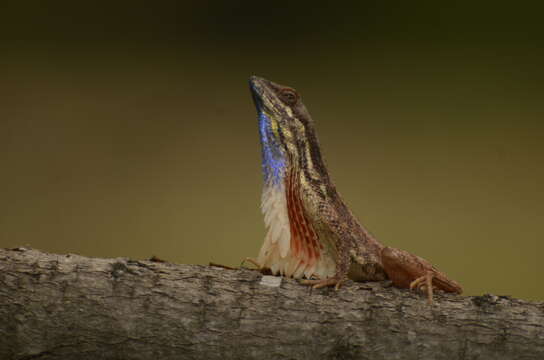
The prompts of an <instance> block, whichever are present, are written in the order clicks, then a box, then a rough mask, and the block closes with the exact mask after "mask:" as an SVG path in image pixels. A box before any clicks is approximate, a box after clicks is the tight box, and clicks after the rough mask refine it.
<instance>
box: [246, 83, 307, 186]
mask: <svg viewBox="0 0 544 360" xmlns="http://www.w3.org/2000/svg"><path fill="white" fill-rule="evenodd" d="M249 87H250V90H251V94H252V96H253V101H254V103H255V107H256V108H257V115H258V120H259V132H260V138H261V145H262V155H263V174H264V178H265V182H266V183H268V182H272V183H278V182H279V181H280V180H281V179H283V175H284V174H285V169H286V168H287V167H288V166H289V165H290V164H295V163H296V162H300V161H305V160H301V159H305V158H306V156H307V155H309V153H308V152H307V150H308V149H307V147H308V144H309V143H311V141H312V140H314V141H315V142H317V140H316V139H315V133H314V128H313V122H312V119H311V117H310V115H309V113H308V110H306V107H305V106H304V104H303V103H302V101H301V98H300V95H299V94H298V93H297V91H296V90H295V89H293V88H291V87H288V86H283V85H279V84H276V83H273V82H272V81H269V80H266V79H263V78H260V77H257V76H252V77H251V78H250V79H249Z"/></svg>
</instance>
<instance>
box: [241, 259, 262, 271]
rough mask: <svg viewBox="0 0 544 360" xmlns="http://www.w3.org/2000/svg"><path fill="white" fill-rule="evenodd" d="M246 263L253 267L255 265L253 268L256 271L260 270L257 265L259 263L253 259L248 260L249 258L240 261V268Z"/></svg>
mask: <svg viewBox="0 0 544 360" xmlns="http://www.w3.org/2000/svg"><path fill="white" fill-rule="evenodd" d="M246 262H248V263H251V264H253V265H255V267H256V268H257V269H258V270H261V265H259V263H258V262H257V260H255V259H253V258H249V257H246V258H245V259H244V260H242V263H241V264H240V267H241V268H242V267H244V264H245V263H246Z"/></svg>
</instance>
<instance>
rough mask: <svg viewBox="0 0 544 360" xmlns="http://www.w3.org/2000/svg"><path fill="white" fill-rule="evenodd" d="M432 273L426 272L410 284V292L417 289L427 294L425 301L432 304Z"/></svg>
mask: <svg viewBox="0 0 544 360" xmlns="http://www.w3.org/2000/svg"><path fill="white" fill-rule="evenodd" d="M433 277H434V276H433V273H432V272H431V271H427V273H426V274H425V275H423V276H420V277H418V278H417V279H415V280H414V281H412V282H411V283H410V290H413V289H414V288H415V289H418V290H422V291H425V292H427V301H428V302H429V304H430V305H432V304H433Z"/></svg>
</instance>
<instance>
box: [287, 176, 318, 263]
mask: <svg viewBox="0 0 544 360" xmlns="http://www.w3.org/2000/svg"><path fill="white" fill-rule="evenodd" d="M285 182H286V186H285V189H286V195H287V212H288V215H289V227H290V230H291V253H292V255H293V257H295V258H297V259H300V265H299V266H308V267H311V266H313V265H314V264H316V263H317V261H318V260H319V258H320V257H321V251H322V250H323V245H322V244H321V243H320V242H319V237H318V235H317V233H316V232H315V230H314V229H313V227H312V225H311V223H310V222H309V221H308V216H307V215H306V211H305V209H304V204H303V203H302V200H301V196H300V189H301V186H300V179H299V177H298V176H297V172H296V171H295V170H290V171H289V174H288V176H286V177H285Z"/></svg>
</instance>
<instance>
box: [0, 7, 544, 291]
mask: <svg viewBox="0 0 544 360" xmlns="http://www.w3.org/2000/svg"><path fill="white" fill-rule="evenodd" d="M257 4H259V5H257ZM354 4H356V5H354ZM327 6H328V7H317V6H316V5H315V3H313V2H304V1H300V2H292V3H285V2H281V3H273V2H266V3H265V2H263V3H262V4H261V3H256V2H254V1H253V2H249V1H238V2H231V1H228V2H227V1H225V2H216V3H214V2H203V1H200V2H174V1H163V2H156V3H152V2H138V1H134V2H130V3H120V2H116V3H114V4H111V3H109V4H108V3H103V4H102V3H99V2H91V3H81V2H77V3H73V2H58V1H57V2H55V1H51V2H49V1H48V2H45V1H44V2H31V3H26V2H25V3H22V2H4V3H2V5H1V9H0V44H1V45H0V52H1V56H0V76H1V77H0V79H1V81H0V122H1V123H0V124H1V125H0V144H1V145H0V146H1V153H0V166H1V169H2V176H1V178H0V189H1V190H0V196H1V198H0V200H1V202H0V204H1V205H0V246H1V247H15V246H31V247H34V248H38V249H42V250H46V251H50V252H57V253H69V252H71V253H79V254H82V255H87V256H98V257H117V256H126V257H131V258H140V259H141V258H148V257H150V256H151V255H156V256H158V257H160V258H163V259H166V260H168V261H172V262H177V263H199V264H206V263H208V262H209V261H214V262H218V263H223V264H226V265H238V264H239V263H240V261H241V259H243V258H244V257H246V256H255V255H256V254H257V252H258V249H259V248H260V245H261V243H262V239H263V236H264V227H263V222H262V217H261V214H260V210H259V201H260V191H261V174H260V148H259V140H258V135H257V134H258V132H257V124H256V115H255V110H254V108H253V104H252V101H251V97H250V95H249V91H248V86H247V80H248V77H249V76H250V75H253V74H256V75H260V76H263V77H266V78H269V79H271V80H273V81H276V82H279V83H282V84H286V85H290V86H293V87H295V88H296V89H297V90H299V92H300V93H301V94H302V96H303V98H304V102H305V104H306V106H307V107H308V108H309V110H310V112H311V114H312V115H313V117H314V120H315V121H316V123H317V127H318V134H319V137H320V140H321V145H322V147H323V151H324V154H325V158H326V161H327V163H328V165H329V168H330V171H331V173H332V176H333V179H334V180H335V182H336V184H337V186H338V188H339V190H340V192H341V193H342V195H343V196H344V198H345V199H346V200H347V202H348V204H349V205H350V206H351V208H352V209H353V211H354V212H355V213H356V214H357V215H358V216H359V217H360V219H361V220H362V222H363V223H364V224H365V225H366V227H367V228H369V230H370V231H371V232H372V233H374V234H375V235H376V237H377V238H378V239H380V240H381V241H382V242H383V243H385V244H388V245H392V246H395V247H400V248H403V249H406V250H409V251H411V252H414V253H416V254H418V255H420V256H422V257H425V258H427V259H429V260H430V261H431V262H433V263H434V264H436V265H437V266H438V267H439V268H440V269H441V270H443V271H445V272H446V273H447V274H448V275H450V276H451V277H452V278H454V279H456V280H458V281H459V282H460V283H461V284H463V286H464V288H465V293H466V294H468V295H475V294H482V293H494V294H499V295H512V296H516V297H521V298H525V299H533V300H544V287H543V286H542V285H543V281H542V279H541V275H542V273H543V271H542V259H543V252H544V242H543V239H544V229H543V226H542V222H543V214H544V191H543V190H542V183H543V182H544V170H543V166H542V159H543V156H544V144H543V140H544V136H543V130H544V125H543V122H542V117H543V114H544V107H543V100H542V98H543V93H544V69H543V68H544V66H543V64H544V46H543V45H544V41H543V35H544V29H543V27H542V20H541V14H542V12H541V11H540V10H541V9H537V8H535V7H523V6H522V5H521V4H518V3H516V4H515V5H507V4H504V5H500V4H497V3H494V2H489V3H487V4H486V3H485V2H477V3H476V4H474V3H472V2H466V3H463V2H455V3H454V4H451V3H448V4H446V3H443V2H402V3H401V2H398V3H390V2H379V1H375V2H371V1H365V2H358V3H343V2H330V3H328V5H327Z"/></svg>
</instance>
